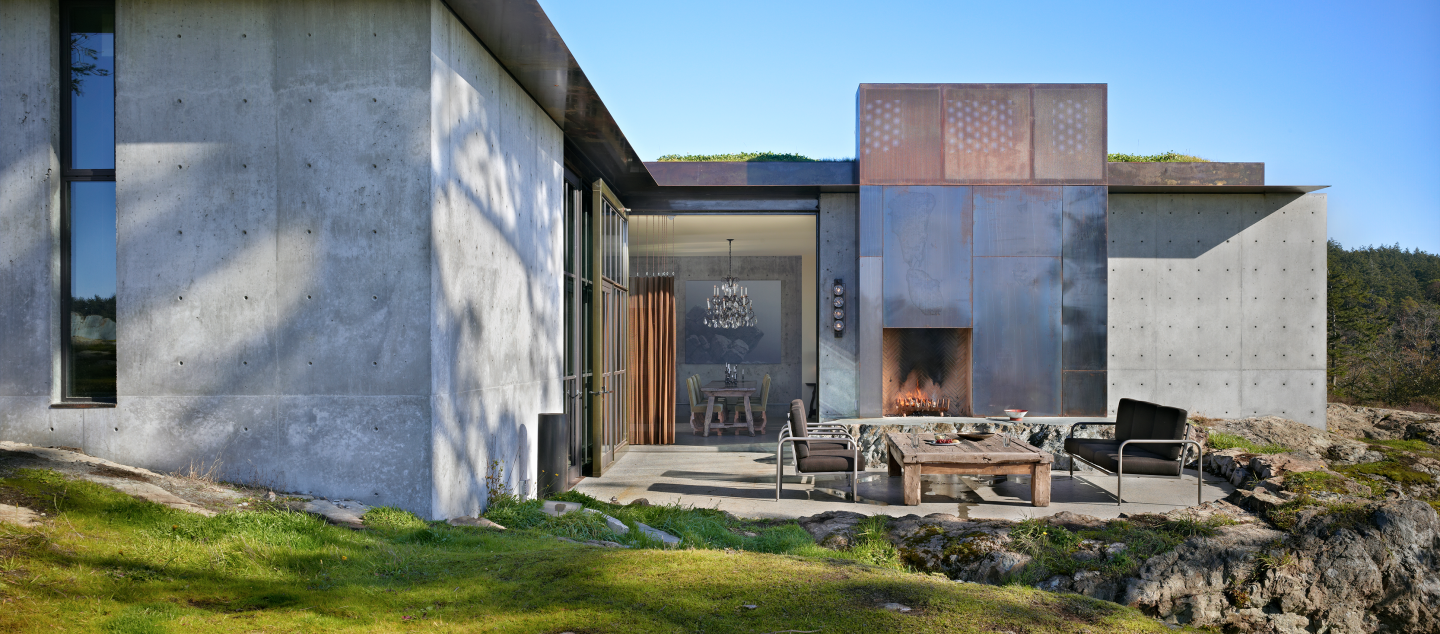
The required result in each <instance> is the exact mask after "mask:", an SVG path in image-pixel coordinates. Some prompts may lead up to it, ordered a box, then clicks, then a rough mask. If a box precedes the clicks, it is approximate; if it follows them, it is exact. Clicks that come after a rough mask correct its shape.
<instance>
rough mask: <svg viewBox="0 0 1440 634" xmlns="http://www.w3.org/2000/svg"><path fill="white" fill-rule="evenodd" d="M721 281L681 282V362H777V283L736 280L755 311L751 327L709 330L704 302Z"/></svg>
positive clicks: (778, 335)
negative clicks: (682, 298)
mask: <svg viewBox="0 0 1440 634" xmlns="http://www.w3.org/2000/svg"><path fill="white" fill-rule="evenodd" d="M720 284H721V280H687V281H686V282H685V359H684V361H683V363H688V364H700V363H717V364H718V363H748V364H758V363H780V339H781V337H780V280H740V281H739V284H740V285H741V286H743V287H745V288H746V289H747V290H748V292H749V296H750V304H751V306H752V307H753V308H754V310H755V322H756V323H755V325H754V326H741V327H739V328H711V327H710V326H706V325H705V300H706V299H708V298H710V297H713V296H714V294H715V287H717V286H719V285H720Z"/></svg>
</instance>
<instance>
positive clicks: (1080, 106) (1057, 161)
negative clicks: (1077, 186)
mask: <svg viewBox="0 0 1440 634" xmlns="http://www.w3.org/2000/svg"><path fill="white" fill-rule="evenodd" d="M1105 107H1106V104H1105V87H1104V86H1083V87H1074V88H1042V87H1037V88H1035V180H1036V181H1041V182H1046V181H1048V182H1065V183H1086V182H1089V183H1097V184H1098V183H1103V182H1105V151H1106V145H1105V143H1106V139H1105V134H1106V132H1105V130H1106V121H1105V116H1106V113H1105Z"/></svg>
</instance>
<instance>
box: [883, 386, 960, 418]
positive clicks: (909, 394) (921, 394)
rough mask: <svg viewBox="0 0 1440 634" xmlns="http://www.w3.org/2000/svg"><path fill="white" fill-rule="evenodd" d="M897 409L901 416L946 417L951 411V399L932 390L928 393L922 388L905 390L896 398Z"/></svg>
mask: <svg viewBox="0 0 1440 634" xmlns="http://www.w3.org/2000/svg"><path fill="white" fill-rule="evenodd" d="M895 409H896V411H897V412H898V413H899V414H900V415H901V416H912V415H916V414H919V415H925V414H929V415H934V416H944V415H945V413H946V412H948V411H950V399H949V398H942V397H941V396H939V395H938V394H936V393H935V391H934V389H933V387H932V390H931V391H929V392H927V391H925V390H922V389H920V386H918V385H917V386H915V387H912V388H910V389H908V390H903V391H901V392H900V393H899V394H897V395H896V396H895Z"/></svg>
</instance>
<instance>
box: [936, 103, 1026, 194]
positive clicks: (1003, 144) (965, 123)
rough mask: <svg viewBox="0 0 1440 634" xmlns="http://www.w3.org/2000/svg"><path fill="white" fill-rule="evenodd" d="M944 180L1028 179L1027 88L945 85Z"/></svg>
mask: <svg viewBox="0 0 1440 634" xmlns="http://www.w3.org/2000/svg"><path fill="white" fill-rule="evenodd" d="M944 106H945V110H944V112H943V113H942V115H943V116H944V118H945V121H944V126H945V138H944V141H945V145H944V151H945V180H946V181H948V182H960V183H992V182H993V183H1020V182H1026V181H1029V180H1030V89H1029V88H1028V87H1025V86H1011V87H998V88H990V87H963V88H948V89H946V90H945V104H944Z"/></svg>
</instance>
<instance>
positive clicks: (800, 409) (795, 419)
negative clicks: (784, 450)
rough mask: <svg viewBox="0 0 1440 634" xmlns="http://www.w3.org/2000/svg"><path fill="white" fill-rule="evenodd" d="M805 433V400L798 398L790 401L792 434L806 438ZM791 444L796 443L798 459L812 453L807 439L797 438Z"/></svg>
mask: <svg viewBox="0 0 1440 634" xmlns="http://www.w3.org/2000/svg"><path fill="white" fill-rule="evenodd" d="M805 433H806V432H805V402H804V401H802V400H800V399H798V398H797V399H795V400H793V401H790V435H791V436H796V437H799V438H804V437H805ZM791 444H792V445H795V459H796V460H799V459H801V458H804V457H806V456H809V455H810V446H809V444H808V442H807V441H804V440H797V441H795V442H793V443H791Z"/></svg>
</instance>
